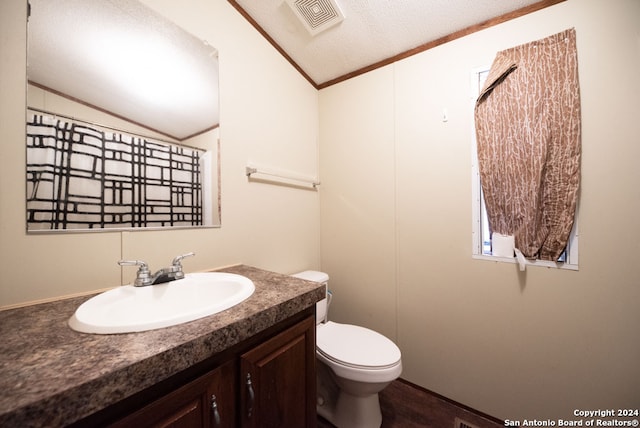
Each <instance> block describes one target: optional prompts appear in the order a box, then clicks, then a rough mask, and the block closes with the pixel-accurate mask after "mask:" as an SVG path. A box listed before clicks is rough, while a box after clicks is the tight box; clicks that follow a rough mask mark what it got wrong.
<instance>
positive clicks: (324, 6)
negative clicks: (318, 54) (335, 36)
mask: <svg viewBox="0 0 640 428" xmlns="http://www.w3.org/2000/svg"><path fill="white" fill-rule="evenodd" d="M286 1H287V4H288V5H289V6H290V7H291V10H293V13H295V14H296V16H297V17H298V19H299V20H300V21H301V22H302V24H303V25H304V28H306V29H307V31H308V32H309V34H311V35H312V36H315V35H316V34H318V33H320V32H322V31H324V30H326V29H328V28H330V27H333V26H334V25H336V24H338V23H339V22H342V21H343V20H344V14H343V13H342V10H340V6H338V3H336V2H335V0H286Z"/></svg>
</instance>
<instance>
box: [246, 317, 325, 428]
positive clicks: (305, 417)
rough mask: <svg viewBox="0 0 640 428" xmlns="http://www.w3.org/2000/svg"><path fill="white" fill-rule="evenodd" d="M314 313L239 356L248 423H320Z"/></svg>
mask: <svg viewBox="0 0 640 428" xmlns="http://www.w3.org/2000/svg"><path fill="white" fill-rule="evenodd" d="M315 361H316V359H315V318H314V317H308V318H306V319H304V320H303V321H302V322H300V323H299V324H296V325H294V326H293V327H291V328H289V329H287V330H285V331H283V332H282V333H280V334H278V335H277V336H274V337H273V338H271V339H269V340H267V341H266V342H264V343H262V344H260V345H258V346H257V347H255V348H253V349H252V350H250V351H249V352H246V353H245V354H243V355H242V356H241V359H240V388H241V394H240V396H241V406H240V407H241V416H240V419H241V422H242V427H245V428H249V427H252V428H304V427H315V426H316V369H315Z"/></svg>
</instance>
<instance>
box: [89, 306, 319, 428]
mask: <svg viewBox="0 0 640 428" xmlns="http://www.w3.org/2000/svg"><path fill="white" fill-rule="evenodd" d="M305 312H307V314H306V316H305V317H304V318H302V319H301V320H299V321H297V322H295V323H294V324H293V325H288V326H285V327H284V328H282V327H281V329H280V330H278V329H275V330H272V331H271V333H270V334H268V335H267V336H266V338H265V336H263V335H258V337H256V338H253V340H250V341H248V342H247V343H244V344H241V345H239V346H238V347H237V349H235V350H233V351H232V352H231V353H229V354H226V355H225V358H226V360H224V361H217V362H215V367H213V368H207V369H206V372H204V373H198V374H195V375H194V373H189V375H188V377H191V378H193V377H194V376H195V379H194V380H190V381H186V382H183V383H182V384H180V382H181V381H176V380H175V379H173V380H172V382H171V384H172V385H176V384H178V385H180V386H177V387H175V388H174V389H173V390H171V391H168V392H165V391H163V392H162V393H161V394H160V395H161V396H160V397H159V398H155V399H154V400H153V401H152V402H150V403H147V404H145V405H143V406H142V407H141V408H139V409H138V410H134V411H133V412H131V411H127V412H126V413H128V414H127V416H124V417H122V418H120V419H119V420H117V421H116V422H115V423H113V424H110V425H109V424H107V425H109V426H111V427H119V428H122V427H135V428H143V427H175V428H181V427H185V428H196V427H207V428H209V427H211V428H214V427H215V428H219V427H223V428H227V427H242V428H258V427H259V428H269V427H273V428H275V427H282V428H297V427H300V428H303V427H315V426H316V407H315V406H316V383H315V382H316V375H315V315H314V314H313V312H312V311H305ZM212 365H213V364H212ZM205 366H207V364H205ZM196 373H197V371H196ZM177 376H180V375H177ZM165 389H166V388H165ZM148 394H150V395H151V396H156V397H157V396H158V395H159V392H158V391H157V390H156V391H153V388H151V389H150V391H148ZM142 395H144V394H142ZM137 401H138V402H140V399H138V400H137ZM119 412H120V413H121V414H122V410H121V409H120V410H119ZM86 422H88V421H86Z"/></svg>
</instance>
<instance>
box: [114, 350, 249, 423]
mask: <svg viewBox="0 0 640 428" xmlns="http://www.w3.org/2000/svg"><path fill="white" fill-rule="evenodd" d="M235 367H236V365H235V362H234V361H230V362H228V363H225V364H224V365H222V366H220V367H218V368H217V369H215V370H213V371H211V372H209V373H207V374H205V375H203V376H201V377H199V378H197V379H196V380H194V381H192V382H189V383H188V384H186V385H184V386H182V387H180V388H178V389H177V390H175V391H172V392H171V393H169V394H167V395H165V396H164V397H162V398H160V399H158V400H156V401H154V402H152V403H150V404H148V405H146V406H145V407H143V408H142V409H140V410H138V411H137V412H135V413H132V414H131V415H129V416H127V417H125V418H124V419H121V420H120V421H118V422H116V423H115V424H114V425H112V426H113V427H134V428H141V427H154V428H155V427H158V428H159V427H171V428H198V427H203V428H205V427H206V428H233V427H235V426H236V412H235V401H236V391H237V390H236V377H235Z"/></svg>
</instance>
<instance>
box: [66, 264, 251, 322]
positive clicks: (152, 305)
mask: <svg viewBox="0 0 640 428" xmlns="http://www.w3.org/2000/svg"><path fill="white" fill-rule="evenodd" d="M254 290H255V286H254V285H253V282H252V281H251V280H250V279H249V278H246V277H244V276H241V275H236V274H232V273H224V272H202V273H188V274H186V275H185V277H184V279H180V280H177V281H172V282H166V283H164V284H158V285H150V286H146V287H134V286H133V285H123V286H121V287H117V288H114V289H112V290H109V291H106V292H104V293H102V294H98V295H97V296H94V297H92V298H91V299H89V300H87V301H86V302H84V303H83V304H81V305H80V306H79V307H78V309H76V312H75V313H74V314H73V316H72V317H71V318H70V319H69V326H70V327H71V328H72V329H73V330H76V331H80V332H83V333H97V334H111V333H131V332H136V331H145V330H153V329H157V328H162V327H169V326H172V325H177V324H182V323H185V322H188V321H193V320H196V319H198V318H202V317H206V316H208V315H213V314H215V313H218V312H221V311H223V310H225V309H228V308H230V307H232V306H235V305H237V304H238V303H241V302H242V301H244V300H246V299H247V298H249V296H251V295H252V294H253V292H254Z"/></svg>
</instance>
